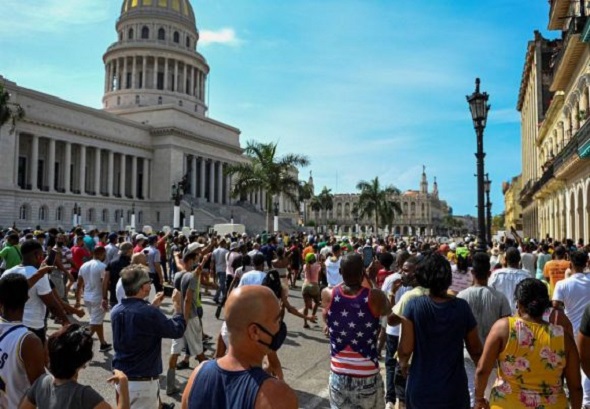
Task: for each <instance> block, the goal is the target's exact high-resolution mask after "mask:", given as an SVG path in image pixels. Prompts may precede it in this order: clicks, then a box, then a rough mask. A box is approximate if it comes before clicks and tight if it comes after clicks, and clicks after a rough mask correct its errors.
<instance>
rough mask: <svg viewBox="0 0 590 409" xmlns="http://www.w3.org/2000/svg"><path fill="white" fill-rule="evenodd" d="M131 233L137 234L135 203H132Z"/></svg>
mask: <svg viewBox="0 0 590 409" xmlns="http://www.w3.org/2000/svg"><path fill="white" fill-rule="evenodd" d="M131 231H132V232H135V202H133V203H131Z"/></svg>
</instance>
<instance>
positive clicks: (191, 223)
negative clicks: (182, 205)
mask: <svg viewBox="0 0 590 409" xmlns="http://www.w3.org/2000/svg"><path fill="white" fill-rule="evenodd" d="M189 227H190V228H191V230H194V229H195V209H193V206H191V218H190V221H189Z"/></svg>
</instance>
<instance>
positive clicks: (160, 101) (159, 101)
mask: <svg viewBox="0 0 590 409" xmlns="http://www.w3.org/2000/svg"><path fill="white" fill-rule="evenodd" d="M158 105H162V97H158Z"/></svg>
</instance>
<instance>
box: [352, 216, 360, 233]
mask: <svg viewBox="0 0 590 409" xmlns="http://www.w3.org/2000/svg"><path fill="white" fill-rule="evenodd" d="M352 216H353V217H354V234H355V235H358V234H359V215H358V212H356V211H354V212H353V213H352Z"/></svg>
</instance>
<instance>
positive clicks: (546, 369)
mask: <svg viewBox="0 0 590 409" xmlns="http://www.w3.org/2000/svg"><path fill="white" fill-rule="evenodd" d="M514 295H515V298H516V301H517V308H518V316H515V317H509V318H503V319H501V320H498V321H497V322H496V323H495V324H494V326H493V327H492V330H491V331H490V334H489V336H488V338H487V339H486V343H485V346H484V351H483V355H482V357H481V360H480V361H479V365H478V368H477V371H476V374H475V399H476V403H475V406H474V409H484V408H485V409H487V408H491V409H513V408H531V409H567V408H569V407H570V406H569V405H571V408H576V409H577V408H581V407H582V387H581V384H580V362H579V358H578V352H577V350H576V345H575V343H574V339H573V337H572V336H571V334H570V333H568V332H564V330H563V327H562V326H561V325H553V324H550V323H548V322H547V321H544V320H543V314H544V313H545V310H546V309H547V308H549V306H550V305H551V302H550V301H549V293H548V292H547V286H546V285H545V284H543V283H542V282H541V281H540V280H537V279H535V278H527V279H525V280H523V281H521V282H520V283H519V284H518V285H517V286H516V289H515V291H514ZM495 363H497V365H498V379H497V381H496V384H495V385H494V387H493V388H492V392H491V394H490V400H489V402H488V401H487V400H486V399H485V397H484V391H485V387H486V384H487V380H488V376H489V375H490V372H491V371H492V369H493V367H494V364H495ZM563 376H565V380H566V381H567V386H568V390H569V402H568V398H567V397H566V395H565V392H564V388H563V383H562V379H563Z"/></svg>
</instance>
